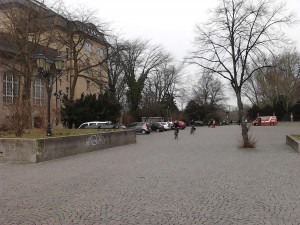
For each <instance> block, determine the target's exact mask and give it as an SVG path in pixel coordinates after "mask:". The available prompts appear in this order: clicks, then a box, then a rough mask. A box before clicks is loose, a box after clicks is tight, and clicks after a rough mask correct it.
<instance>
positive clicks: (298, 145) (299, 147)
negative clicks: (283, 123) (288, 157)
mask: <svg viewBox="0 0 300 225" xmlns="http://www.w3.org/2000/svg"><path fill="white" fill-rule="evenodd" d="M286 144H287V145H289V146H290V147H292V148H293V149H294V150H295V151H296V152H298V153H300V141H298V140H296V139H295V138H293V136H291V135H286Z"/></svg>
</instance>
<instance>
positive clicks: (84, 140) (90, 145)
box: [0, 130, 136, 163]
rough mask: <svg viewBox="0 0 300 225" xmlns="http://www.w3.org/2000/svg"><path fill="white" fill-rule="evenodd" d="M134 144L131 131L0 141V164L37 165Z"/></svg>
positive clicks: (132, 131) (2, 139)
mask: <svg viewBox="0 0 300 225" xmlns="http://www.w3.org/2000/svg"><path fill="white" fill-rule="evenodd" d="M133 143H136V134H135V131H134V130H126V131H115V132H109V133H94V134H84V135H77V136H64V137H49V138H39V139H24V138H0V154H1V159H0V160H2V162H14V163H37V162H44V161H48V160H52V159H58V158H62V157H66V156H71V155H76V154H81V153H86V152H92V151H97V150H101V149H106V148H113V147H117V146H121V145H127V144H133Z"/></svg>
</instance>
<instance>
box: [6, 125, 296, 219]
mask: <svg viewBox="0 0 300 225" xmlns="http://www.w3.org/2000/svg"><path fill="white" fill-rule="evenodd" d="M299 128H300V123H285V124H283V123H279V124H278V126H274V127H252V128H251V129H250V132H251V133H252V135H253V136H254V137H255V138H256V139H257V147H256V148H255V149H251V150H250V149H248V150H246V149H241V148H239V147H238V142H239V139H240V138H241V135H240V132H241V130H240V127H239V126H237V125H232V126H222V127H216V128H215V129H212V128H207V127H199V128H198V129H197V130H196V133H195V134H194V135H190V134H189V130H188V129H186V130H183V131H181V132H180V134H179V135H180V136H179V140H174V137H173V132H163V133H156V132H154V133H151V134H149V135H138V136H137V144H133V145H128V146H122V147H117V148H112V149H106V150H102V151H97V152H91V153H87V154H82V155H76V156H72V157H68V158H63V159H58V160H53V161H48V162H43V163H38V164H21V165H17V164H0V224H1V225H2V224H4V225H10V224H12V225H16V224H20V225H25V224H26V225H27V224H37V225H38V224H39V225H43V224H47V225H73V224H80V225H81V224H82V225H83V224H87V225H100V224H101V225H103V224H105V225H109V224H112V225H130V224H133V225H136V224H143V225H146V224H150V225H159V224H163V225H166V224H172V225H185V224H186V225H191V224H209V225H211V224H220V225H226V224H234V225H235V224H236V225H252V224H255V225H263V224H272V225H276V224H278V225H282V224H287V225H293V224H298V225H299V224H300V213H299V212H300V177H299V174H300V154H298V153H297V152H295V151H294V150H293V149H291V148H290V147H289V146H287V145H286V144H285V135H286V134H289V133H297V132H298V133H299V130H300V129H299Z"/></svg>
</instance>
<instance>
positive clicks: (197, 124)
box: [194, 120, 203, 127]
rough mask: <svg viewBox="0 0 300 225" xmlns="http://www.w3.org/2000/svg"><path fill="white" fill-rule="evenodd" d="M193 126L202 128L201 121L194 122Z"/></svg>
mask: <svg viewBox="0 0 300 225" xmlns="http://www.w3.org/2000/svg"><path fill="white" fill-rule="evenodd" d="M194 125H195V126H196V127H202V126H203V122H202V121H200V120H199V121H195V122H194Z"/></svg>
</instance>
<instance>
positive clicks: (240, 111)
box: [235, 89, 249, 147]
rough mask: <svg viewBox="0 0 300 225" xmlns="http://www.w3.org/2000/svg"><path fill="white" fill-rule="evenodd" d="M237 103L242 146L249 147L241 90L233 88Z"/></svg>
mask: <svg viewBox="0 0 300 225" xmlns="http://www.w3.org/2000/svg"><path fill="white" fill-rule="evenodd" d="M235 93H236V98H237V104H238V115H239V124H240V125H241V128H242V137H243V147H249V136H248V127H247V124H246V122H245V115H244V105H243V102H242V96H241V90H240V89H237V90H235Z"/></svg>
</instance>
